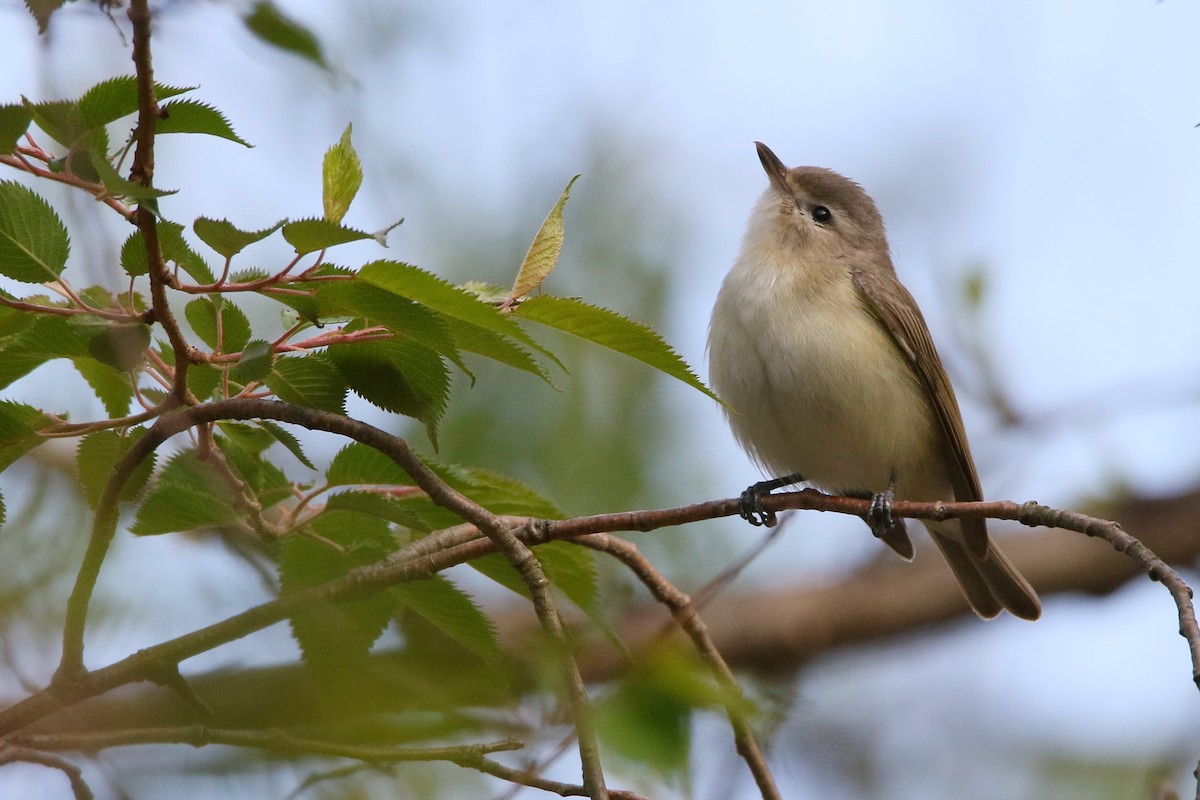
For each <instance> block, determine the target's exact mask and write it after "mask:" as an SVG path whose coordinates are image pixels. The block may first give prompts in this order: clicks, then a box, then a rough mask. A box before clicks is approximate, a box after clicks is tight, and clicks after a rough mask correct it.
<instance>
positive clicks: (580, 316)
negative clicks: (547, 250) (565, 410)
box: [513, 296, 717, 400]
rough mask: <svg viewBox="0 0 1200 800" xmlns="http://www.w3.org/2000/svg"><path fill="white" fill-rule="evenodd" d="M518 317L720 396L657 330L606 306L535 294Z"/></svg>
mask: <svg viewBox="0 0 1200 800" xmlns="http://www.w3.org/2000/svg"><path fill="white" fill-rule="evenodd" d="M513 313H514V314H516V315H517V316H519V317H521V318H523V319H528V320H530V321H532V322H537V323H539V324H541V325H547V326H549V327H551V328H557V329H558V330H560V331H564V332H566V333H569V334H571V335H573V336H578V337H579V338H581V339H586V340H587V341H589V342H594V343H595V344H599V345H603V346H604V347H607V348H609V349H610V350H615V351H616V352H618V353H623V354H625V355H627V356H629V357H631V358H636V359H637V360H638V361H641V362H642V363H644V364H649V365H650V366H652V367H654V368H655V369H657V370H658V371H659V372H663V373H666V374H667V375H670V376H671V377H672V378H677V379H678V380H681V381H683V382H684V383H686V384H688V385H689V386H692V387H694V388H696V389H699V390H700V391H702V392H704V393H705V394H706V395H708V396H709V397H711V398H713V399H714V400H716V399H717V396H716V395H715V394H713V393H712V390H710V389H709V388H708V387H707V386H705V385H704V383H703V382H702V381H701V380H700V379H699V378H698V377H696V373H695V372H693V371H692V368H691V367H689V366H688V365H687V362H685V361H684V360H683V359H682V358H680V357H679V354H678V353H676V352H675V351H674V350H672V349H671V346H670V345H668V344H667V343H666V342H665V341H664V340H663V338H662V336H660V335H659V334H658V333H657V332H655V331H654V330H652V329H651V328H648V327H646V326H645V325H642V324H641V323H640V322H634V321H633V320H631V319H629V318H628V317H623V316H621V315H620V314H618V313H616V312H615V311H609V310H608V309H607V308H600V307H598V306H593V305H589V304H587V303H584V302H583V301H581V300H576V299H574V298H569V297H545V296H543V297H534V298H530V299H529V300H526V301H525V302H524V303H521V304H520V305H519V306H517V307H516V308H515V309H514V310H513Z"/></svg>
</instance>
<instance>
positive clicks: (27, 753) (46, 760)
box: [0, 744, 95, 800]
mask: <svg viewBox="0 0 1200 800" xmlns="http://www.w3.org/2000/svg"><path fill="white" fill-rule="evenodd" d="M18 762H24V763H27V764H40V765H41V766H43V767H49V768H50V769H56V770H58V771H59V772H61V773H62V774H63V775H66V776H67V780H68V781H69V782H70V784H71V793H72V794H74V795H75V800H93V798H94V797H95V795H93V794H92V789H91V787H90V786H88V785H87V782H86V781H85V780H84V779H83V771H82V770H80V769H79V767H77V766H75V765H74V764H72V763H71V762H70V761H66V760H65V759H61V758H59V757H58V756H52V755H50V754H48V753H40V752H38V751H37V750H31V749H29V748H25V747H17V746H14V745H11V744H0V766H3V765H5V764H14V763H18Z"/></svg>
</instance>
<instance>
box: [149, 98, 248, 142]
mask: <svg viewBox="0 0 1200 800" xmlns="http://www.w3.org/2000/svg"><path fill="white" fill-rule="evenodd" d="M154 131H155V133H202V134H207V135H208V136H216V137H218V138H220V139H228V140H229V141H231V142H237V143H238V144H240V145H242V146H243V147H253V146H254V145H252V144H250V143H249V142H247V141H246V140H245V139H243V138H242V137H240V136H238V135H237V134H236V133H234V132H233V126H231V125H230V124H229V120H228V118H226V116H225V115H224V114H222V113H221V112H220V111H218V110H217V109H215V108H213V107H212V106H210V105H208V104H207V103H201V102H199V101H198V100H173V101H171V102H170V103H164V104H163V106H162V110H161V112H160V113H159V115H158V119H157V120H156V121H155V123H154Z"/></svg>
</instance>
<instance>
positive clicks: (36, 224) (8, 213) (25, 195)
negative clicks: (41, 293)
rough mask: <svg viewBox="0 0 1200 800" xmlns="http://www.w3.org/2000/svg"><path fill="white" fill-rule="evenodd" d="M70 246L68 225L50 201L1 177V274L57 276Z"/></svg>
mask: <svg viewBox="0 0 1200 800" xmlns="http://www.w3.org/2000/svg"><path fill="white" fill-rule="evenodd" d="M70 250H71V245H70V241H69V239H68V238H67V228H66V226H65V225H63V222H62V220H61V219H59V216H58V213H57V212H56V211H55V210H54V209H53V208H51V207H50V204H49V203H47V202H46V201H45V200H43V199H42V198H41V197H39V196H38V195H37V194H36V193H34V192H32V191H31V190H29V189H26V188H25V187H24V186H21V185H20V184H18V183H13V182H11V181H0V275H4V276H5V277H7V278H12V279H13V280H17V281H21V282H23V283H45V282H47V281H53V280H56V279H57V278H58V276H59V274H60V273H61V272H62V271H63V267H65V266H66V265H67V255H68V254H69V253H70Z"/></svg>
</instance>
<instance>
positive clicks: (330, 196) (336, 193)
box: [321, 125, 363, 223]
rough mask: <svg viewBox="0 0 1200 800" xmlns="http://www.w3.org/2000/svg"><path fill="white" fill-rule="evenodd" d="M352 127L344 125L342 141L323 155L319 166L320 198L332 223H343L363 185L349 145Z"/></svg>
mask: <svg viewBox="0 0 1200 800" xmlns="http://www.w3.org/2000/svg"><path fill="white" fill-rule="evenodd" d="M351 127H352V126H350V125H347V126H346V130H345V132H344V133H343V134H342V138H341V140H340V141H339V142H338V143H337V144H335V145H334V146H333V147H331V148H329V150H327V151H326V152H325V161H324V163H323V164H322V167H321V189H322V192H321V199H322V203H323V205H324V207H325V219H327V220H329V221H331V222H339V223H340V222H341V221H342V217H344V216H346V212H347V211H349V210H350V204H351V203H352V202H353V201H354V196H355V195H356V194H358V188H359V187H360V186H362V180H363V170H362V162H360V161H359V160H358V153H356V152H354V145H352V144H351V143H350V131H351Z"/></svg>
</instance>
